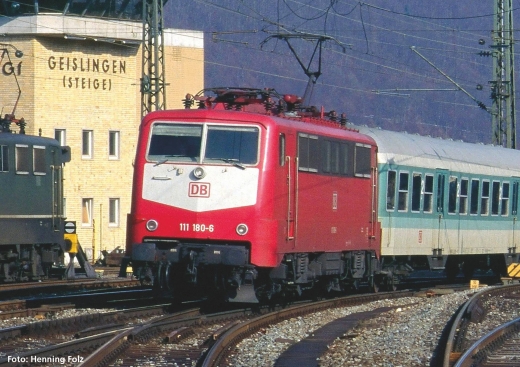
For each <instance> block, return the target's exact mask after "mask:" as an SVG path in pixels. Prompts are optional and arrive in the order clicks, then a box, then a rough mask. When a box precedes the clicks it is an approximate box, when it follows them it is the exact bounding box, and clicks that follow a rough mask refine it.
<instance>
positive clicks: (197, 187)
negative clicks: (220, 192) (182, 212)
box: [188, 182, 209, 198]
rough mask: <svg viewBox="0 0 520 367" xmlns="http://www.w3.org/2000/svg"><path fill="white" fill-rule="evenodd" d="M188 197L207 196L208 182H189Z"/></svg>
mask: <svg viewBox="0 0 520 367" xmlns="http://www.w3.org/2000/svg"><path fill="white" fill-rule="evenodd" d="M188 196H189V197H198V198H209V183H205V182H190V186H189V188H188Z"/></svg>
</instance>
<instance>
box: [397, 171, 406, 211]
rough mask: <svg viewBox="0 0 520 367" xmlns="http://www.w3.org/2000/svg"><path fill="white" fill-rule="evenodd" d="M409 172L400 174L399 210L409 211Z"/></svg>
mask: <svg viewBox="0 0 520 367" xmlns="http://www.w3.org/2000/svg"><path fill="white" fill-rule="evenodd" d="M408 176H409V174H408V172H399V196H398V204H397V210H399V211H407V210H408Z"/></svg>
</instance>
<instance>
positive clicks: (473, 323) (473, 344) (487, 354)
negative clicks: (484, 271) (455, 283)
mask: <svg viewBox="0 0 520 367" xmlns="http://www.w3.org/2000/svg"><path fill="white" fill-rule="evenodd" d="M519 299H520V285H518V284H516V285H506V286H503V287H497V288H491V289H487V290H484V291H482V292H479V293H477V294H475V295H474V296H473V297H472V298H471V299H470V300H468V301H467V302H466V303H465V304H464V305H463V306H462V307H461V308H460V309H459V311H458V313H457V314H456V315H455V317H454V321H453V324H452V327H451V329H450V333H449V336H448V340H447V343H446V348H445V354H444V362H443V366H444V367H453V366H457V367H466V366H475V367H476V366H520V347H519V345H520V343H519V341H520V340H519V339H520V319H519V318H518V317H517V316H516V317H515V316H511V315H518V313H517V310H518V300H519ZM497 310H500V313H498V312H497ZM499 320H502V321H499Z"/></svg>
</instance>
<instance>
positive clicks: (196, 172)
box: [193, 167, 206, 180]
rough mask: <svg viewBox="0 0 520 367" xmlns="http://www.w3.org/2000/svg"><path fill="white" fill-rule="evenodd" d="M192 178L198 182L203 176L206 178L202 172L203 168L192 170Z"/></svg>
mask: <svg viewBox="0 0 520 367" xmlns="http://www.w3.org/2000/svg"><path fill="white" fill-rule="evenodd" d="M193 176H195V178H198V179H199V180H200V179H201V178H204V176H206V172H205V171H204V168H202V167H197V168H195V169H194V170H193Z"/></svg>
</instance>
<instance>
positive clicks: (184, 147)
mask: <svg viewBox="0 0 520 367" xmlns="http://www.w3.org/2000/svg"><path fill="white" fill-rule="evenodd" d="M201 144H202V125H183V124H160V123H159V124H154V126H153V129H152V136H151V138H150V145H149V147H148V159H149V160H157V161H161V160H164V159H166V160H171V161H176V162H198V161H199V157H200V148H201Z"/></svg>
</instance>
